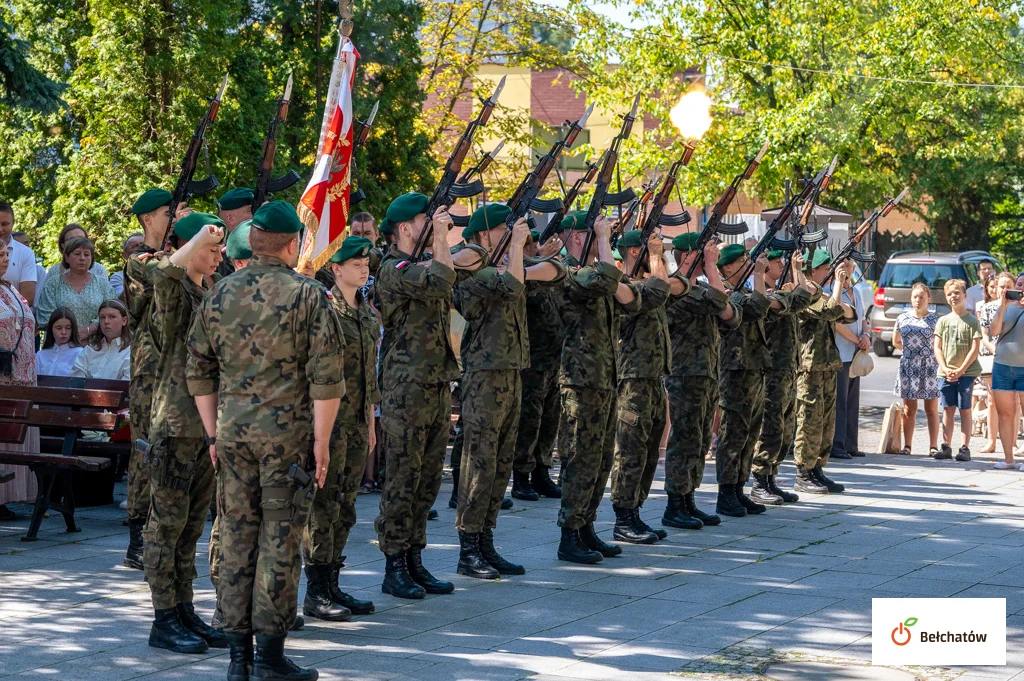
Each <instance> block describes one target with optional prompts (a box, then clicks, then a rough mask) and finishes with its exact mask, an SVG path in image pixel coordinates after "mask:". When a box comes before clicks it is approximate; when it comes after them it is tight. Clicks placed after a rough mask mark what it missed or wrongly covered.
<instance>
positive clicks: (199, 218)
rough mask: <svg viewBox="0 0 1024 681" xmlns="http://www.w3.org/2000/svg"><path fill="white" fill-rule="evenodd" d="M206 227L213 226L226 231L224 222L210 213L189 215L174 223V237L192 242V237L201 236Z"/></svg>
mask: <svg viewBox="0 0 1024 681" xmlns="http://www.w3.org/2000/svg"><path fill="white" fill-rule="evenodd" d="M206 225H213V226H214V227H220V228H221V229H224V221H223V220H221V219H220V218H219V217H217V216H216V215H211V214H209V213H189V214H188V215H186V216H185V217H183V218H182V219H180V220H178V221H177V222H175V223H174V236H176V237H178V238H179V239H181V240H182V241H191V240H192V237H194V236H195V235H196V234H199V230H201V229H202V228H203V227H205V226H206Z"/></svg>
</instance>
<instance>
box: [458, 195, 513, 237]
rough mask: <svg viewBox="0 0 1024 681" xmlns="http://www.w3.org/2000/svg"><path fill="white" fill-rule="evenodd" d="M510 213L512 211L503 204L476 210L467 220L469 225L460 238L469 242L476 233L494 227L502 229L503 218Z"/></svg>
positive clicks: (488, 205) (492, 204)
mask: <svg viewBox="0 0 1024 681" xmlns="http://www.w3.org/2000/svg"><path fill="white" fill-rule="evenodd" d="M511 212H512V209H511V208H509V207H508V206H506V205H505V204H503V203H489V204H487V205H486V206H481V207H480V208H477V209H476V210H475V211H473V215H472V216H471V217H470V218H469V224H468V225H466V228H465V229H464V230H462V238H463V239H466V240H467V241H469V239H471V238H472V237H473V235H474V234H477V233H478V232H486V231H487V230H489V229H494V228H495V227H504V226H505V218H507V217H508V215H509V213H511Z"/></svg>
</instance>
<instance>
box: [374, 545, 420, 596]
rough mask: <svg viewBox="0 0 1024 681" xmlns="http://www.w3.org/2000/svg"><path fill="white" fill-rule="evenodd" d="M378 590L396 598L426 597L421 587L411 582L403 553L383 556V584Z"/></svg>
mask: <svg viewBox="0 0 1024 681" xmlns="http://www.w3.org/2000/svg"><path fill="white" fill-rule="evenodd" d="M380 590H381V591H382V592H383V593H386V594H391V595H392V596H397V597H398V598H423V597H424V596H426V595H427V592H426V591H424V590H423V587H422V586H420V585H419V584H417V583H416V582H414V581H412V575H410V574H409V565H408V564H407V563H406V562H405V552H402V553H399V554H398V555H397V556H389V555H387V554H385V555H384V582H383V583H382V584H381V585H380Z"/></svg>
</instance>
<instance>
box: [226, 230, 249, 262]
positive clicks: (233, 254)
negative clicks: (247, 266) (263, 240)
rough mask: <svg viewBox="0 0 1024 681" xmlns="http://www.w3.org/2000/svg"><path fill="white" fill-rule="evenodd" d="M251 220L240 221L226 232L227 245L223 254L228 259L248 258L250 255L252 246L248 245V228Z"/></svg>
mask: <svg viewBox="0 0 1024 681" xmlns="http://www.w3.org/2000/svg"><path fill="white" fill-rule="evenodd" d="M250 227H252V220H245V221H243V222H240V223H239V224H238V226H237V227H235V229H234V231H232V232H231V234H228V243H227V247H226V248H225V249H224V254H225V255H226V256H227V257H228V259H229V260H248V259H249V258H251V257H252V246H250V245H249V228H250Z"/></svg>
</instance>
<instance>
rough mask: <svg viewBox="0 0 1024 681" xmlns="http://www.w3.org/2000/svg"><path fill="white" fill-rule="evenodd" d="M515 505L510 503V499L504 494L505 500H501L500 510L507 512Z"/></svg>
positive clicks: (512, 502)
mask: <svg viewBox="0 0 1024 681" xmlns="http://www.w3.org/2000/svg"><path fill="white" fill-rule="evenodd" d="M515 504H516V502H514V501H512V497H510V496H509V495H507V494H506V495H505V498H503V499H502V500H501V510H502V511H509V510H511V509H512V507H513V506H515Z"/></svg>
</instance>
